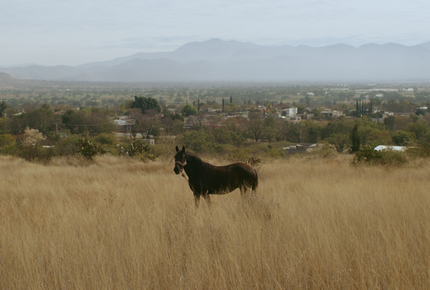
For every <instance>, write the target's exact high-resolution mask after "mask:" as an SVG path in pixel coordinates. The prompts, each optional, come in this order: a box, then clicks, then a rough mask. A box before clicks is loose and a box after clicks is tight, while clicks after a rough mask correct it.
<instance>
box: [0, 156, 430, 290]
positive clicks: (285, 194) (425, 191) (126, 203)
mask: <svg viewBox="0 0 430 290" xmlns="http://www.w3.org/2000/svg"><path fill="white" fill-rule="evenodd" d="M172 155H173V153H172ZM76 163H78V162H76ZM258 172H259V179H260V180H259V188H258V191H257V196H256V197H254V198H248V199H242V198H241V197H240V193H239V191H235V192H233V193H231V194H228V195H224V196H215V197H213V198H212V200H213V204H212V207H210V208H209V207H208V206H207V205H206V203H205V202H204V200H202V201H201V206H200V208H198V209H195V208H194V201H193V196H192V193H191V191H190V190H189V188H188V186H187V183H186V181H185V180H184V179H183V178H182V177H181V176H177V175H175V174H174V173H173V163H172V164H168V163H167V164H163V163H161V162H155V163H147V164H143V163H139V162H137V161H132V160H127V159H123V158H117V157H112V156H104V157H99V158H98V159H96V164H93V165H90V166H80V165H78V164H75V165H74V164H73V162H71V161H70V160H69V162H66V160H64V159H62V160H56V161H54V162H53V163H52V164H51V165H49V166H43V165H39V164H31V163H27V162H25V161H23V160H19V159H13V158H11V157H0V184H1V187H0V288H1V289H430V190H429V188H430V166H428V165H426V164H421V165H420V166H410V167H405V168H394V169H393V168H392V169H389V168H384V167H364V166H363V167H354V166H351V165H350V162H349V160H346V159H343V158H341V157H338V158H333V159H316V160H307V161H305V160H301V159H296V158H291V159H288V160H283V161H275V162H272V163H266V164H263V165H261V166H260V167H259V168H258Z"/></svg>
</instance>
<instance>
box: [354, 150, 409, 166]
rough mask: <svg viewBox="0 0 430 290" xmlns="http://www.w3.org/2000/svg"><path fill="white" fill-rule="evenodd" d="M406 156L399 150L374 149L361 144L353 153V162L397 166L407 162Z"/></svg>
mask: <svg viewBox="0 0 430 290" xmlns="http://www.w3.org/2000/svg"><path fill="white" fill-rule="evenodd" d="M407 161H408V156H407V153H405V152H400V151H393V150H387V151H376V150H374V149H373V148H372V147H371V146H363V147H361V149H360V150H359V151H357V152H356V153H355V158H354V160H353V163H354V164H359V163H366V164H370V165H392V166H399V165H403V164H405V163H407Z"/></svg>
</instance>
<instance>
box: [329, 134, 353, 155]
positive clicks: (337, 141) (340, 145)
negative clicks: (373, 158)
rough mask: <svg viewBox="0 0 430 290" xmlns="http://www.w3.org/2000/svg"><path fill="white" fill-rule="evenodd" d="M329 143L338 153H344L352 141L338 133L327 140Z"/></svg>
mask: <svg viewBox="0 0 430 290" xmlns="http://www.w3.org/2000/svg"><path fill="white" fill-rule="evenodd" d="M327 141H328V142H329V143H330V144H333V145H334V146H335V147H336V151H337V152H343V151H344V150H345V149H346V148H347V147H349V145H350V141H351V140H350V138H349V136H348V135H346V134H342V133H337V134H333V135H332V136H330V137H329V138H327Z"/></svg>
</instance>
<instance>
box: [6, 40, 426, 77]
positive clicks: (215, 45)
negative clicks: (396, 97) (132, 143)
mask: <svg viewBox="0 0 430 290" xmlns="http://www.w3.org/2000/svg"><path fill="white" fill-rule="evenodd" d="M0 72H4V73H7V74H9V75H10V76H12V77H14V78H18V79H34V80H61V81H90V82H94V81H97V82H193V81H198V82H200V81H287V82H288V81H413V80H419V81H424V80H430V42H427V43H422V44H419V45H416V46H404V45H401V44H396V43H388V44H383V45H378V44H366V45H363V46H360V47H358V48H356V47H353V46H349V45H345V44H337V45H330V46H324V47H309V46H297V47H293V46H287V45H286V46H260V45H257V44H253V43H249V42H248V43H244V42H239V41H234V40H232V41H223V40H220V39H212V40H208V41H204V42H191V43H188V44H185V45H183V46H181V47H179V48H178V49H176V50H174V51H172V52H157V53H144V52H142V53H137V54H134V55H131V56H128V57H121V58H116V59H114V60H110V61H102V62H92V63H87V64H83V65H78V66H64V65H59V66H40V65H29V66H21V67H0Z"/></svg>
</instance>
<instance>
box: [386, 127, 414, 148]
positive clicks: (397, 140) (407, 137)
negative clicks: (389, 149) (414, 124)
mask: <svg viewBox="0 0 430 290" xmlns="http://www.w3.org/2000/svg"><path fill="white" fill-rule="evenodd" d="M391 139H393V142H394V144H396V145H399V146H404V145H406V144H407V143H408V142H414V141H415V134H414V133H412V132H407V131H397V133H396V134H395V135H394V136H393V137H391Z"/></svg>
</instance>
